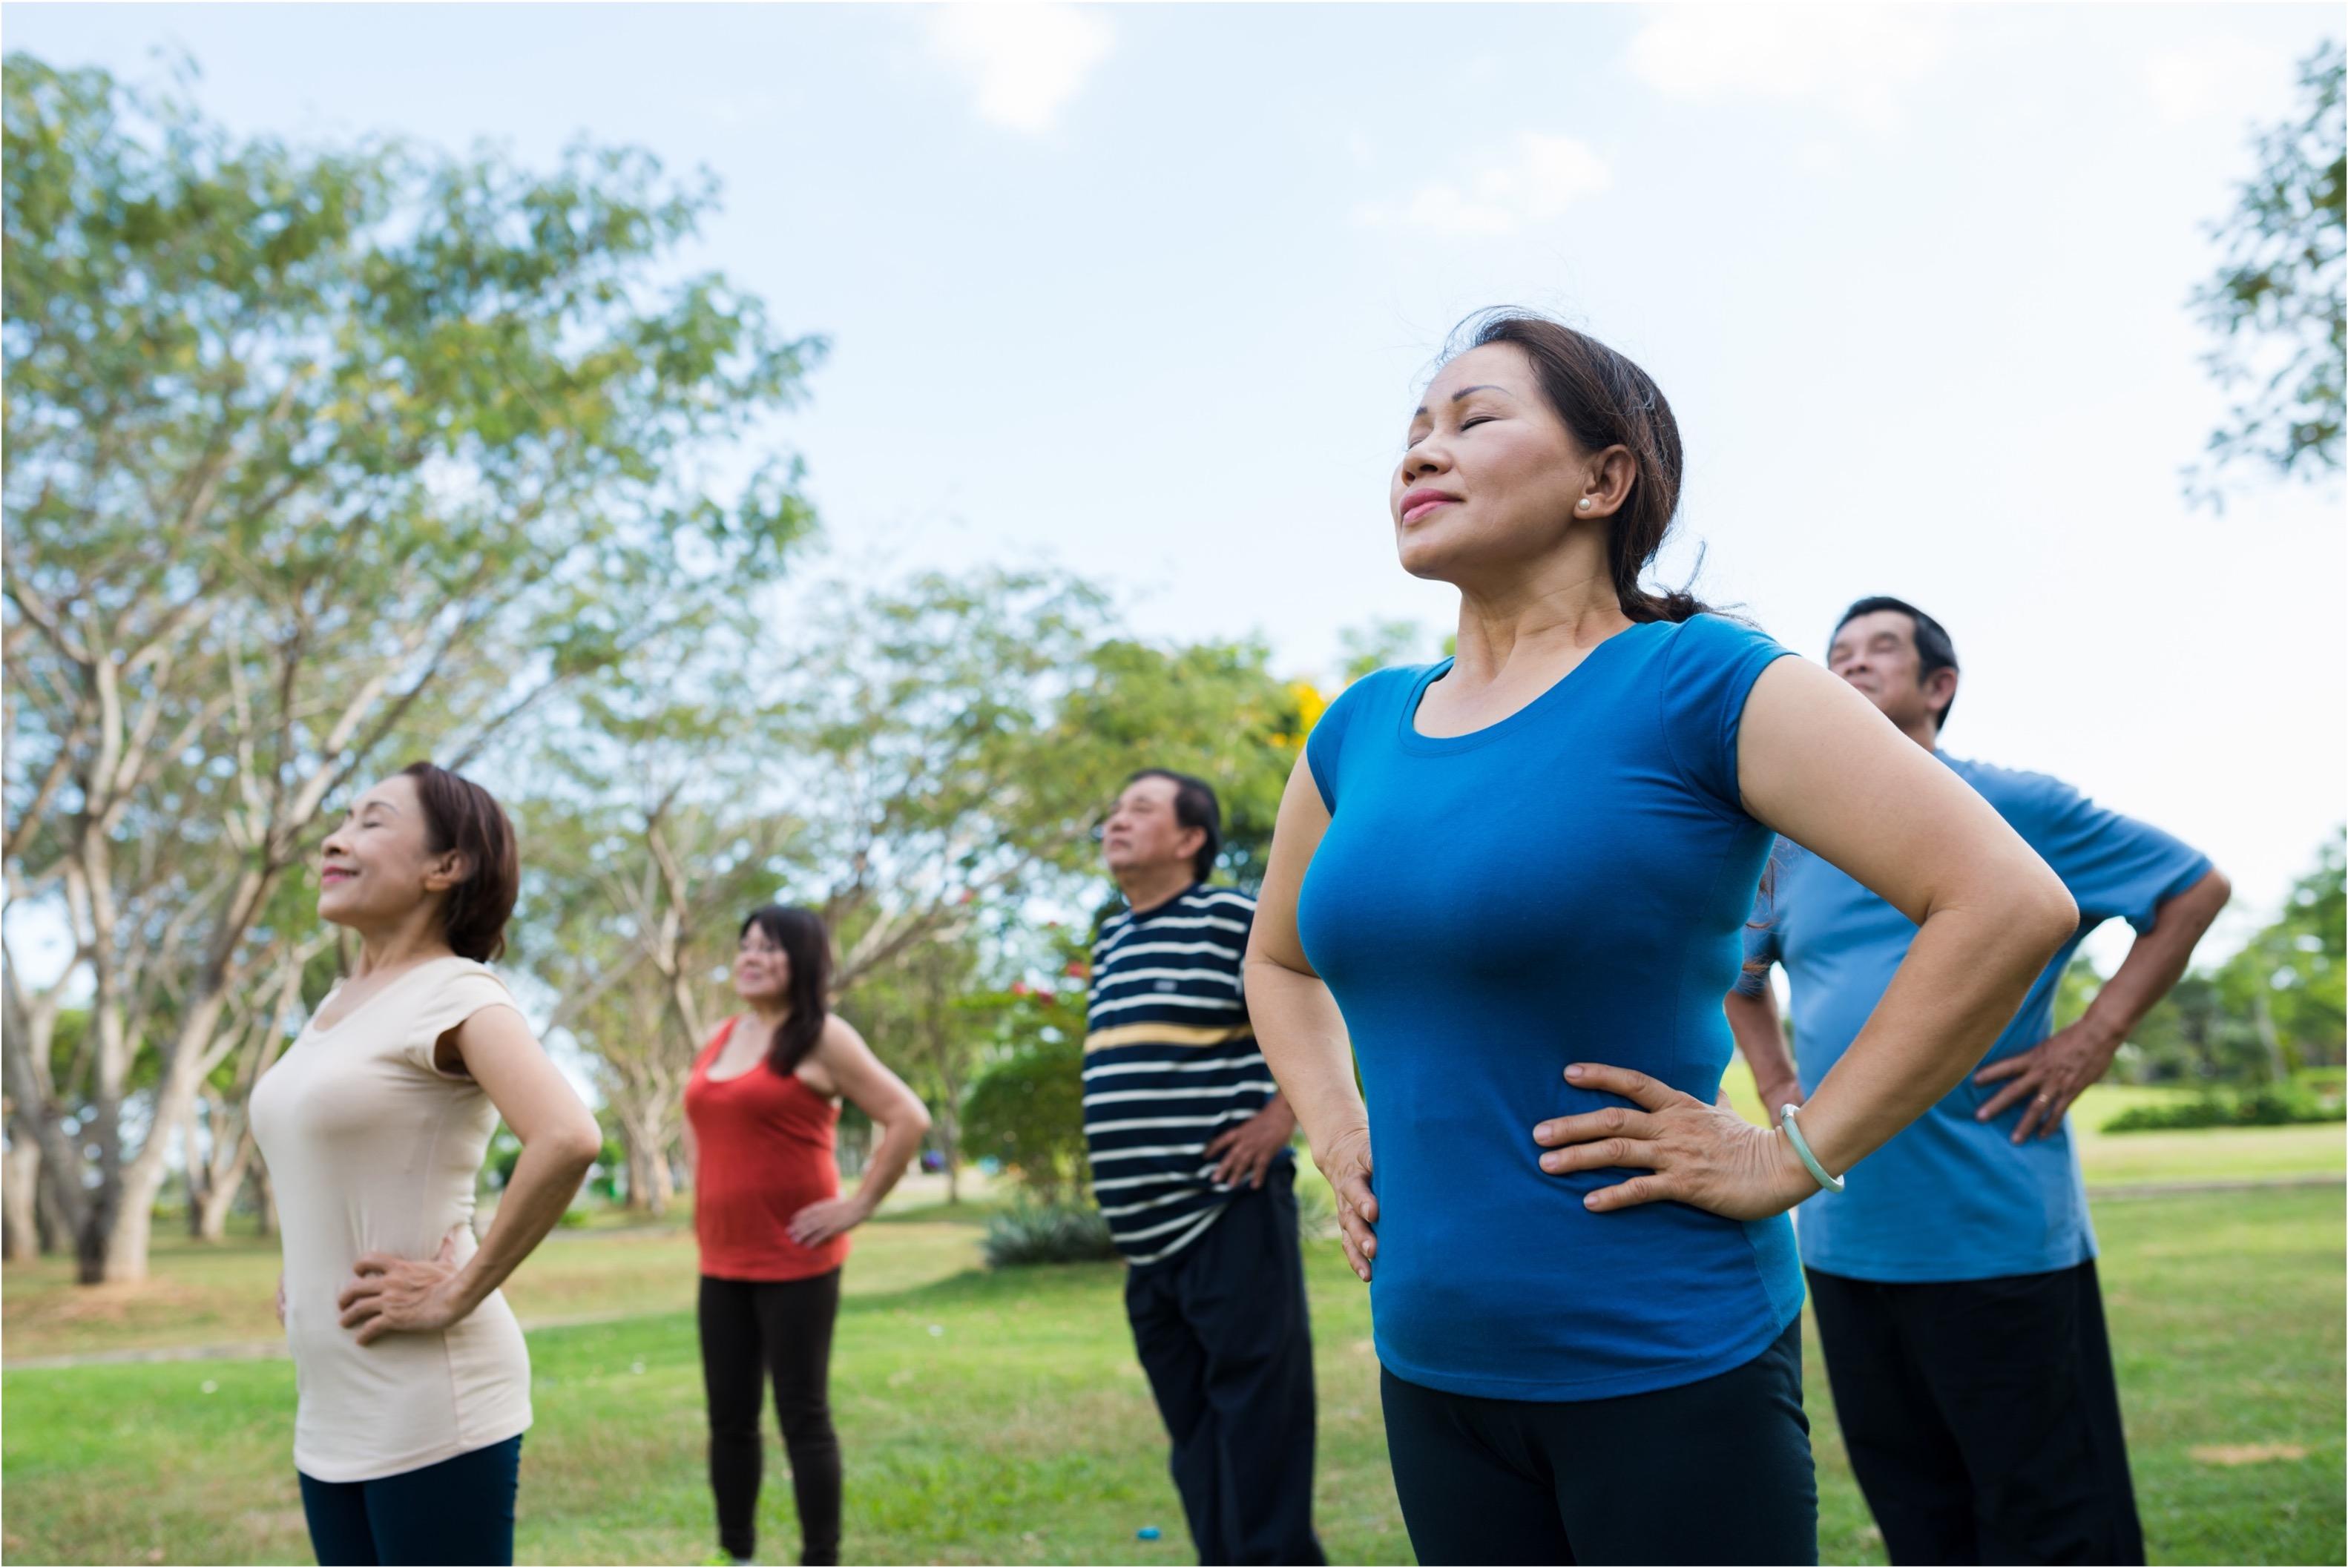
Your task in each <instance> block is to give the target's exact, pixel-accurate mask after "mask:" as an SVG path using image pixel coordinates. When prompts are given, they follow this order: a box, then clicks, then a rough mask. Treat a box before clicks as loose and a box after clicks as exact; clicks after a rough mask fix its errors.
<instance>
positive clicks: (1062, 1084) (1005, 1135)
mask: <svg viewBox="0 0 2348 1568" xmlns="http://www.w3.org/2000/svg"><path fill="white" fill-rule="evenodd" d="M1084 1071H1085V1049H1084V1045H1083V1042H1082V1041H1080V1040H1073V1039H1062V1040H1045V1041H1040V1042H1037V1043H1035V1044H1032V1045H1029V1046H1027V1047H1026V1048H1025V1049H1024V1050H1020V1051H1019V1052H1018V1053H1017V1054H1015V1055H1014V1056H1012V1057H1010V1058H1008V1059H1006V1060H1004V1061H1001V1062H998V1063H996V1064H995V1065H994V1067H991V1068H989V1069H988V1070H987V1071H986V1073H985V1075H984V1076H983V1077H982V1078H980V1079H979V1081H977V1082H976V1083H973V1084H972V1085H971V1089H970V1098H969V1100H968V1101H966V1102H964V1104H963V1118H962V1132H963V1153H964V1154H965V1155H967V1156H968V1157H970V1158H972V1159H985V1158H989V1157H992V1158H994V1159H996V1160H1000V1161H1002V1162H1003V1163H1004V1166H1005V1167H1007V1168H1008V1169H1010V1170H1012V1171H1014V1172H1015V1173H1017V1174H1018V1177H1019V1182H1020V1184H1021V1185H1022V1186H1024V1187H1025V1188H1026V1189H1027V1190H1028V1192H1029V1193H1030V1194H1033V1195H1034V1196H1035V1198H1036V1199H1037V1200H1038V1201H1039V1202H1040V1203H1041V1204H1043V1205H1044V1206H1045V1207H1046V1208H1050V1207H1052V1206H1055V1205H1056V1204H1058V1203H1059V1202H1060V1201H1061V1197H1062V1194H1064V1193H1067V1194H1077V1193H1081V1192H1082V1191H1083V1188H1084V1173H1085V1104H1084V1096H1085V1087H1084Z"/></svg>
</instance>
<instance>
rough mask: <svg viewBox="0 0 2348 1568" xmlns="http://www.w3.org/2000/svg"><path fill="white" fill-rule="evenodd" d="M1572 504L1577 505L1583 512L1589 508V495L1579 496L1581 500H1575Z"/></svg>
mask: <svg viewBox="0 0 2348 1568" xmlns="http://www.w3.org/2000/svg"><path fill="white" fill-rule="evenodd" d="M1574 505H1575V506H1577V507H1580V508H1581V510H1583V511H1585V512H1586V511H1588V510H1590V497H1587V496H1584V497H1581V500H1579V501H1576V502H1575V503H1574Z"/></svg>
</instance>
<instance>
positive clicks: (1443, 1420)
mask: <svg viewBox="0 0 2348 1568" xmlns="http://www.w3.org/2000/svg"><path fill="white" fill-rule="evenodd" d="M1379 1392H1380V1394H1381V1396H1382V1398H1383V1400H1384V1403H1385V1416H1386V1452H1387V1454H1388V1456H1389V1457H1390V1458H1391V1459H1392V1460H1393V1461H1394V1478H1395V1493H1396V1494H1397V1495H1398V1496H1399V1497H1400V1498H1401V1500H1402V1517H1403V1522H1404V1524H1406V1526H1408V1527H1409V1530H1410V1544H1411V1550H1412V1551H1414V1552H1416V1553H1417V1554H1418V1560H1419V1561H1420V1562H1421V1563H1427V1564H1430V1565H1431V1564H1435V1563H1816V1562H1817V1561H1818V1483H1817V1480H1816V1478H1815V1476H1814V1474H1813V1472H1812V1471H1811V1468H1810V1423H1809V1418H1808V1417H1807V1416H1805V1415H1804V1414H1803V1413H1802V1330H1801V1325H1800V1324H1799V1323H1795V1324H1791V1325H1789V1326H1788V1327H1787V1329H1786V1332H1785V1333H1783V1334H1782V1335H1780V1336H1778V1337H1777V1339H1776V1343H1774V1344H1772V1345H1771V1346H1770V1347H1769V1348H1768V1349H1766V1350H1764V1351H1763V1352H1762V1353H1761V1354H1760V1355H1759V1356H1757V1357H1756V1358H1754V1359H1752V1360H1750V1361H1747V1362H1746V1364H1745V1365H1744V1366H1742V1367H1738V1368H1734V1369H1732V1370H1730V1371H1726V1372H1723V1373H1721V1374H1720V1375H1719V1376H1717V1377H1713V1378H1704V1380H1703V1381H1702V1382H1697V1383H1688V1384H1684V1385H1683V1386H1682V1387H1680V1388H1676V1389H1656V1390H1654V1391H1653V1393H1647V1394H1623V1395H1619V1396H1617V1397H1615V1398H1613V1399H1576V1400H1572V1401H1570V1402H1560V1403H1550V1402H1547V1401H1539V1402H1536V1401H1532V1400H1526V1399H1478V1398H1476V1397H1474V1396H1471V1395H1467V1394H1445V1393H1439V1392H1437V1390H1435V1389H1427V1388H1422V1387H1421V1386H1419V1385H1418V1384H1416V1383H1406V1382H1405V1381H1404V1380H1403V1379H1401V1378H1397V1377H1395V1375H1394V1374H1393V1373H1392V1372H1384V1371H1382V1372H1381V1373H1380V1377H1379Z"/></svg>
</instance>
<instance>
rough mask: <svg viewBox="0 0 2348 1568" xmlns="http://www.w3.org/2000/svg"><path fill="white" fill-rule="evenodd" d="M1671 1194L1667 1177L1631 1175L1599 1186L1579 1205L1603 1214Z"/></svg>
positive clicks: (1655, 1200)
mask: <svg viewBox="0 0 2348 1568" xmlns="http://www.w3.org/2000/svg"><path fill="white" fill-rule="evenodd" d="M1671 1195H1672V1189H1671V1185H1670V1183H1669V1180H1668V1178H1666V1177H1663V1176H1633V1177H1632V1178H1631V1179H1630V1180H1629V1181H1627V1182H1617V1183H1615V1184H1613V1185H1612V1186H1611V1187H1600V1188H1599V1189H1598V1190H1597V1191H1595V1192H1593V1193H1591V1194H1589V1195H1587V1196H1586V1197H1584V1198H1583V1199H1582V1200H1581V1206H1582V1207H1583V1208H1585V1209H1591V1210H1593V1211H1595V1212H1597V1213H1600V1214H1603V1213H1604V1212H1606V1211H1607V1210H1609V1209H1627V1208H1632V1207H1634V1206H1636V1205H1637V1204H1652V1203H1656V1202H1659V1201H1660V1200H1662V1199H1664V1198H1668V1197H1670V1196H1671Z"/></svg>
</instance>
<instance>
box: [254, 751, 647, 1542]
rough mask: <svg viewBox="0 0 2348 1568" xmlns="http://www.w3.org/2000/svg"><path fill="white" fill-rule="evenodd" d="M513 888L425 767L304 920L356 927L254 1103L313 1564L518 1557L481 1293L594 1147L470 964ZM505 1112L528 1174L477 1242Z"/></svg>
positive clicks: (515, 1363)
mask: <svg viewBox="0 0 2348 1568" xmlns="http://www.w3.org/2000/svg"><path fill="white" fill-rule="evenodd" d="M518 880H519V866H518V860H517V856H516V854H515V849H514V840H513V833H512V829H511V827H510V825H508V824H507V822H506V819H505V814H504V813H503V812H502V811H500V810H499V807H498V804H497V803H496V801H495V800H493V799H491V798H490V796H489V794H488V792H487V791H485V790H482V789H481V788H480V787H479V785H478V784H471V783H469V782H468V781H466V780H464V779H461V778H459V777H458V776H457V775H456V774H450V773H447V772H445V771H443V770H441V769H439V768H436V767H433V766H432V765H431V764H428V763H427V764H417V765H416V766H415V767H412V768H410V769H408V770H407V772H405V773H402V774H397V775H396V776H395V777H393V778H390V779H387V780H386V781H384V782H383V783H381V784H377V785H376V786H375V787H374V788H373V789H371V790H368V791H367V792H366V794H362V795H360V796H359V797H358V799H357V800H356V801H355V803H353V804H352V806H351V809H350V814H349V815H348V816H347V817H346V818H345V821H344V823H343V825H342V826H341V827H339V828H338V829H336V831H335V834H334V835H332V836H331V837H329V838H328V839H327V840H326V843H325V846H324V867H323V869H322V872H321V876H320V888H321V890H320V894H319V899H318V909H319V914H320V915H321V916H322V917H324V918H325V919H328V920H331V921H334V922H335V924H337V925H342V926H346V927H351V928H352V929H353V930H355V931H356V932H357V934H358V936H359V938H360V946H361V957H360V960H359V964H358V966H357V968H356V971H355V973H354V974H353V975H352V976H351V977H350V978H349V979H346V980H345V982H344V983H343V984H341V985H339V986H337V987H335V989H334V990H333V991H332V992H330V993H329V994H328V995H327V997H326V999H325V1000H324V1002H323V1003H321V1004H320V1006H319V1008H318V1009H317V1011H316V1013H315V1014H314V1017H313V1018H312V1020H311V1022H310V1026H309V1027H308V1028H307V1029H305V1030H303V1032H302V1035H301V1038H300V1039H298V1040H295V1041H294V1043H293V1047H292V1049H290V1050H288V1051H287V1052H286V1053H285V1056H284V1058H283V1060H282V1061H279V1062H278V1064H277V1065H276V1066H275V1067H274V1068H273V1069H272V1070H271V1071H270V1072H269V1074H268V1075H267V1076H266V1077H265V1078H263V1080H262V1081H261V1083H260V1085H259V1087H258V1088H257V1089H256V1090H255V1091H254V1093H253V1100H252V1126H253V1134H254V1137H255V1139H256V1140H257V1141H258V1143H259V1144H260V1146H261V1152H262V1154H263V1158H265V1159H266V1160H267V1161H268V1163H269V1167H270V1178H271V1182H272V1184H273V1186H274V1187H275V1189H276V1191H277V1194H278V1211H279V1217H280V1219H281V1221H282V1227H281V1232H282V1235H283V1246H284V1254H285V1269H284V1274H283V1277H282V1279H281V1281H280V1284H279V1286H278V1302H279V1311H280V1314H281V1316H282V1317H283V1320H284V1324H285V1331H286V1337H287V1338H288V1340H289V1341H290V1343H291V1345H292V1347H293V1362H294V1368H295V1376H296V1379H297V1382H298V1384H299V1388H300V1404H299V1409H298V1411H297V1413H296V1415H295V1418H294V1426H293V1463H294V1468H295V1470H296V1471H298V1472H299V1474H300V1477H301V1483H302V1499H303V1506H304V1512H305V1513H306V1514H307V1516H308V1520H309V1524H310V1535H311V1542H312V1544H313V1545H314V1547H315V1548H316V1550H317V1553H318V1560H319V1561H320V1562H321V1563H510V1562H511V1561H512V1558H513V1502H514V1496H515V1490H516V1484H517V1481H518V1474H519V1469H518V1467H519V1464H520V1444H521V1434H522V1431H523V1430H524V1429H526V1428H527V1427H528V1426H529V1425H530V1357H529V1353H528V1351H527V1350H526V1349H525V1348H524V1347H523V1344H522V1336H521V1329H520V1327H519V1326H518V1325H517V1324H516V1323H515V1321H514V1317H513V1313H512V1311H511V1309H510V1308H509V1307H507V1305H506V1302H505V1298H504V1296H502V1295H501V1294H500V1293H499V1289H498V1286H499V1284H500V1283H501V1282H502V1281H503V1280H504V1279H505V1277H506V1276H508V1275H509V1274H510V1273H512V1272H513V1269H514V1267H515V1266H516V1265H517V1264H519V1263H520V1261H521V1260H522V1259H523V1258H524V1257H526V1256H528V1255H529V1254H530V1250H531V1249H532V1248H533V1247H535V1246H536V1245H538V1243H539V1242H540V1241H541V1239H543V1238H544V1236H545V1235H546V1234H547V1232H548V1231H549V1230H551V1229H552V1228H553V1225H554V1223H555V1221H556V1220H557V1219H558V1218H560V1217H561V1214H562V1211H563V1210H564V1209H565V1208H566V1207H567V1206H568V1205H569V1204H570V1201H571V1198H572V1194H575V1193H576V1192H577V1191H578V1188H579V1183H580V1181H581V1180H582V1178H583V1177H584V1176H585V1174H586V1172H587V1168H588V1166H589V1165H590V1164H591V1163H592V1162H593V1160H594V1158H595V1155H596V1153H598V1151H599V1150H600V1149H601V1147H602V1136H601V1133H600V1132H598V1130H597V1128H596V1126H595V1121H594V1118H593V1116H592V1115H591V1114H590V1113H589V1112H588V1111H587V1108H586V1107H585V1106H584V1105H582V1104H581V1103H580V1101H579V1098H578V1096H577V1095H575V1094H574V1093H572V1091H571V1088H570V1086H569V1085H568V1084H567V1083H566V1082H565V1081H563V1079H562V1076H561V1073H560V1072H559V1071H556V1069H555V1067H554V1065H553V1063H552V1062H551V1061H549V1060H548V1059H547V1057H546V1053H545V1052H544V1051H543V1050H541V1049H540V1047H539V1044H538V1042H537V1040H535V1039H534V1038H533V1037H532V1036H531V1034H530V1029H529V1027H528V1026H527V1025H526V1024H525V1023H524V1022H523V1021H522V1018H521V1015H520V1012H519V1011H518V1010H516V1009H515V1007H514V1004H513V999H512V997H511V996H510V995H509V994H508V992H507V990H506V989H505V987H504V985H503V984H502V983H501V982H500V981H499V979H498V978H497V977H496V976H495V975H494V974H492V973H491V972H490V971H489V968H487V967H486V966H485V965H484V964H483V963H482V962H481V961H480V960H481V959H483V958H490V957H493V956H495V954H496V953H497V952H498V951H499V949H500V948H502V946H503V937H502V930H503V927H504V925H505V921H506V917H507V916H508V915H509V914H510V912H511V910H512V907H513V899H514V891H515V887H516V884H517V882H518ZM500 1116H503V1117H504V1119H505V1121H506V1122H507V1123H508V1124H509V1125H510V1126H511V1127H512V1128H513V1129H514V1132H515V1134H516V1135H517V1136H518V1137H519V1138H520V1140H521V1143H522V1155H521V1159H520V1162H519V1163H517V1164H516V1166H515V1168H514V1173H513V1179H512V1181H511V1182H510V1184H508V1186H507V1189H506V1193H505V1194H504V1197H503V1200H502V1201H501V1202H500V1203H499V1205H498V1212H497V1217H496V1220H495V1223H494V1224H493V1225H491V1226H490V1228H489V1235H488V1236H487V1237H486V1238H485V1239H484V1240H482V1241H480V1242H479V1243H476V1242H475V1240H474V1235H473V1224H472V1221H473V1192H474V1186H475V1184H476V1183H477V1181H478V1180H479V1175H480V1168H481V1159H482V1155H483V1154H484V1153H485V1152H486V1151H487V1149H488V1147H489V1134H490V1132H492V1131H493V1130H494V1129H495V1128H496V1126H497V1123H498V1120H499V1117H500Z"/></svg>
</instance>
